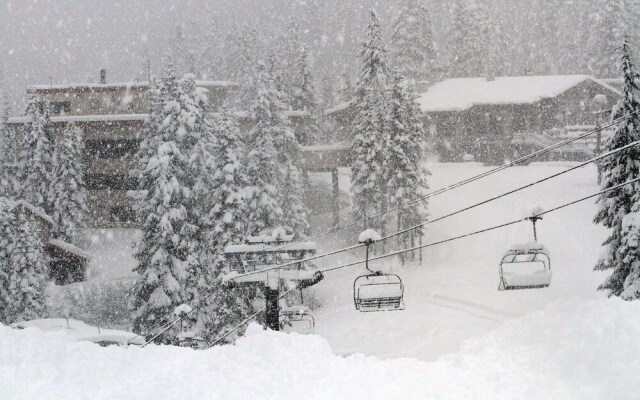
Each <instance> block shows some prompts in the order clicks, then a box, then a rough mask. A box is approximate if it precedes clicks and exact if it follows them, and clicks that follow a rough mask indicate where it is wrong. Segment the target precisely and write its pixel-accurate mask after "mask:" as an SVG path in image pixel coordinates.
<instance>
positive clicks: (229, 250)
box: [224, 242, 317, 254]
mask: <svg viewBox="0 0 640 400" xmlns="http://www.w3.org/2000/svg"><path fill="white" fill-rule="evenodd" d="M316 249H317V245H316V243H315V242H298V243H291V244H287V243H283V244H280V245H271V244H265V243H257V244H232V245H229V246H227V247H225V248H224V252H225V253H226V254H236V253H261V252H281V253H282V252H288V251H300V250H307V251H311V250H316Z"/></svg>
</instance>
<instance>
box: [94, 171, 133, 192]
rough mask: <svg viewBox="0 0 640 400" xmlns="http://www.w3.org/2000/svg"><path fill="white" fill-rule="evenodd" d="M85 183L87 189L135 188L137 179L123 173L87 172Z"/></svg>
mask: <svg viewBox="0 0 640 400" xmlns="http://www.w3.org/2000/svg"><path fill="white" fill-rule="evenodd" d="M85 183H86V185H87V189H88V190H135V189H137V188H138V179H137V178H133V177H129V176H127V175H124V174H118V175H108V174H87V175H86V176H85Z"/></svg>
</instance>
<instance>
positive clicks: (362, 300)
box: [353, 273, 404, 311]
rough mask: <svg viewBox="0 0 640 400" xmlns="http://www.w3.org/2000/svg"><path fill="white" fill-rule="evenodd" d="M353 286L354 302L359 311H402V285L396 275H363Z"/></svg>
mask: <svg viewBox="0 0 640 400" xmlns="http://www.w3.org/2000/svg"><path fill="white" fill-rule="evenodd" d="M353 285H354V302H355V305H356V309H357V310H359V311H387V310H389V311H393V310H404V302H403V301H402V296H403V294H404V285H403V284H402V281H401V280H400V277H399V276H398V275H395V274H382V273H380V274H371V275H363V276H360V277H358V278H357V279H356V280H355V282H354V284H353Z"/></svg>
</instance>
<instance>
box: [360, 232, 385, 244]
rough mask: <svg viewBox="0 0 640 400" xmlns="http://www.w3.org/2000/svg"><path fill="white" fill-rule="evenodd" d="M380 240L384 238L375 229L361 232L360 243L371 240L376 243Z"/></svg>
mask: <svg viewBox="0 0 640 400" xmlns="http://www.w3.org/2000/svg"><path fill="white" fill-rule="evenodd" d="M380 239H382V237H381V236H380V234H379V233H378V232H376V231H374V230H373V229H365V230H364V231H362V232H360V235H359V236H358V243H364V242H366V241H369V240H370V241H372V242H374V243H375V242H377V241H378V240H380Z"/></svg>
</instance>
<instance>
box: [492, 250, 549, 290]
mask: <svg viewBox="0 0 640 400" xmlns="http://www.w3.org/2000/svg"><path fill="white" fill-rule="evenodd" d="M500 284H501V287H502V288H503V289H506V290H508V289H527V288H543V287H547V286H549V285H550V284H551V258H550V255H549V250H548V249H547V248H545V247H544V246H543V245H542V244H539V243H525V244H520V245H515V246H512V247H511V248H510V249H509V250H508V251H507V252H506V253H505V255H504V256H503V257H502V260H501V261H500Z"/></svg>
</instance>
